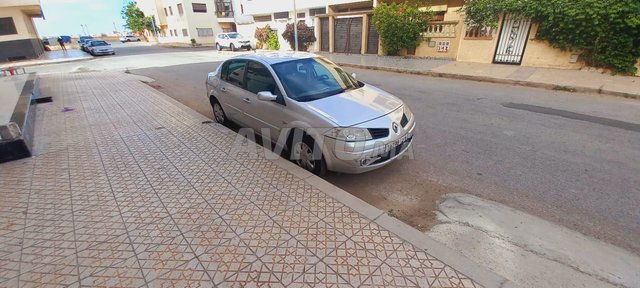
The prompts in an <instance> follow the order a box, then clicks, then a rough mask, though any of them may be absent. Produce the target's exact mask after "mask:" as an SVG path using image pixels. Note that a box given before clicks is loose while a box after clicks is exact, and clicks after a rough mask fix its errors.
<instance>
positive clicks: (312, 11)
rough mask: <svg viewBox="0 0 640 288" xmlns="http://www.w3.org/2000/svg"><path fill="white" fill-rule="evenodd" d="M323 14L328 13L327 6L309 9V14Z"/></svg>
mask: <svg viewBox="0 0 640 288" xmlns="http://www.w3.org/2000/svg"><path fill="white" fill-rule="evenodd" d="M322 14H327V8H313V9H309V16H316V15H322Z"/></svg>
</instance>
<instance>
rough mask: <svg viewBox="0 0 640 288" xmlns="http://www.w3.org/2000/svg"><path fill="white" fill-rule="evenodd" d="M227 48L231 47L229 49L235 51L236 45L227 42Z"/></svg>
mask: <svg viewBox="0 0 640 288" xmlns="http://www.w3.org/2000/svg"><path fill="white" fill-rule="evenodd" d="M229 49H231V51H236V46H234V45H233V43H231V44H229Z"/></svg>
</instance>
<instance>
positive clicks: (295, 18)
mask: <svg viewBox="0 0 640 288" xmlns="http://www.w3.org/2000/svg"><path fill="white" fill-rule="evenodd" d="M293 37H294V38H295V39H294V41H293V42H294V44H293V45H294V47H293V51H294V52H296V51H298V10H297V9H296V0H293Z"/></svg>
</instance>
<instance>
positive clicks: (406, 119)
mask: <svg viewBox="0 0 640 288" xmlns="http://www.w3.org/2000/svg"><path fill="white" fill-rule="evenodd" d="M407 124H409V118H407V114H404V113H403V114H402V120H400V125H402V128H404V127H405V126H407Z"/></svg>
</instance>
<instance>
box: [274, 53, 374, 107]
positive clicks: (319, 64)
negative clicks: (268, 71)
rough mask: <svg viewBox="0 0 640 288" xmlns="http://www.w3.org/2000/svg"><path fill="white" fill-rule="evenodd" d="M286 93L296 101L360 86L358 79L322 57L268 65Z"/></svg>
mask: <svg viewBox="0 0 640 288" xmlns="http://www.w3.org/2000/svg"><path fill="white" fill-rule="evenodd" d="M272 67H273V70H274V71H275V72H276V75H278V78H280V81H281V82H282V86H284V89H285V91H286V92H287V96H288V97H289V98H291V99H293V100H296V101H299V102H307V101H313V100H317V99H321V98H325V97H329V96H333V95H336V94H339V93H342V92H344V91H347V90H351V89H357V88H360V87H361V86H360V84H359V83H358V81H356V80H355V79H353V77H351V75H349V74H348V73H347V72H345V71H344V70H342V68H340V67H338V66H337V65H335V64H333V63H331V62H330V61H329V60H327V59H324V58H322V57H315V58H305V59H298V60H293V61H287V62H282V63H278V64H274V65H272Z"/></svg>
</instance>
